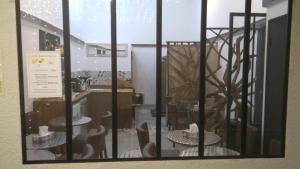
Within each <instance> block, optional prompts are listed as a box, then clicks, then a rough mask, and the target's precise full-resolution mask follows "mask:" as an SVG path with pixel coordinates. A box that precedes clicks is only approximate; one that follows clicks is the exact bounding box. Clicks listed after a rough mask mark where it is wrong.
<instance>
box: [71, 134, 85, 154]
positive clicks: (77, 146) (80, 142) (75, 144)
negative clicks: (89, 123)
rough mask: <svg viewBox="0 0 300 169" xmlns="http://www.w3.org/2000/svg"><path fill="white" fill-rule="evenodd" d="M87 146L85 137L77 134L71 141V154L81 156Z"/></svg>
mask: <svg viewBox="0 0 300 169" xmlns="http://www.w3.org/2000/svg"><path fill="white" fill-rule="evenodd" d="M86 144H87V136H86V135H84V134H78V135H77V136H76V137H75V138H74V139H73V141H72V153H76V154H81V153H82V152H83V149H84V147H85V145H86Z"/></svg>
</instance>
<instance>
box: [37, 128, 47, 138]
mask: <svg viewBox="0 0 300 169" xmlns="http://www.w3.org/2000/svg"><path fill="white" fill-rule="evenodd" d="M47 134H48V126H39V135H40V136H45V135H47Z"/></svg>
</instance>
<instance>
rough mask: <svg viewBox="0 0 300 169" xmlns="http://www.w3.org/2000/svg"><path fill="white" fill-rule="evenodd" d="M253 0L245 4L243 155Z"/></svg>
mask: <svg viewBox="0 0 300 169" xmlns="http://www.w3.org/2000/svg"><path fill="white" fill-rule="evenodd" d="M251 5H252V1H251V0H246V4H245V24H244V29H245V31H244V63H243V80H242V84H243V86H242V114H241V125H242V126H241V156H245V155H246V137H247V114H248V105H247V104H248V103H247V100H248V86H249V85H248V70H249V64H250V63H249V62H250V59H249V49H250V48H249V45H250V27H251Z"/></svg>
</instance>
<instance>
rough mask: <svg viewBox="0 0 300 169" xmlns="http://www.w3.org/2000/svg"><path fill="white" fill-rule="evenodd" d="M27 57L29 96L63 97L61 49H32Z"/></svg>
mask: <svg viewBox="0 0 300 169" xmlns="http://www.w3.org/2000/svg"><path fill="white" fill-rule="evenodd" d="M26 57H27V76H28V97H29V98H53V97H62V96H63V95H62V71H61V55H60V52H59V51H30V52H28V53H27V55H26Z"/></svg>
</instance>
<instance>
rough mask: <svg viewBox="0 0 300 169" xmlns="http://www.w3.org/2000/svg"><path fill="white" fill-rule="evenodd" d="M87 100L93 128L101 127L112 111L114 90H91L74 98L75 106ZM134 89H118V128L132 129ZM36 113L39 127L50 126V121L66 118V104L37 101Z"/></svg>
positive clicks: (54, 101) (51, 100)
mask: <svg viewBox="0 0 300 169" xmlns="http://www.w3.org/2000/svg"><path fill="white" fill-rule="evenodd" d="M84 98H87V116H89V117H91V118H92V121H91V124H89V125H90V126H91V127H92V128H96V127H97V126H99V122H101V118H102V116H103V115H105V113H106V111H110V112H111V111H112V90H111V89H91V90H88V91H85V92H82V93H79V94H78V95H76V96H74V97H73V98H72V102H73V104H75V103H77V102H79V101H80V100H82V99H84ZM132 98H133V89H118V105H117V108H118V128H131V127H132V121H133V117H132V113H133V112H134V111H133V102H132ZM33 110H34V112H36V121H37V122H36V124H37V126H42V125H48V122H49V120H51V119H55V118H57V117H62V116H65V102H64V100H63V99H59V98H56V99H37V100H35V101H33Z"/></svg>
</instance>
